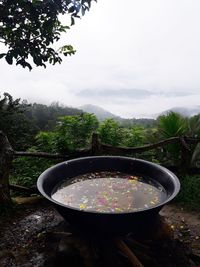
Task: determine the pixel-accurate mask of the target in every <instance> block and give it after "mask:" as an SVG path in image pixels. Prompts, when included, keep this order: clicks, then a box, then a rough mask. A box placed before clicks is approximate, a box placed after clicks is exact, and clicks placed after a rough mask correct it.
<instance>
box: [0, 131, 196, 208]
mask: <svg viewBox="0 0 200 267" xmlns="http://www.w3.org/2000/svg"><path fill="white" fill-rule="evenodd" d="M198 142H200V138H191V137H186V136H184V137H171V138H169V139H166V140H163V141H160V142H157V143H154V144H148V145H144V146H141V147H114V146H110V145H106V144H103V143H101V142H100V141H99V138H98V135H97V134H96V133H93V135H92V142H91V145H90V146H89V147H88V148H85V149H81V150H76V151H74V152H70V153H69V154H68V155H61V154H50V153H44V152H21V151H14V150H13V149H12V147H11V145H10V143H9V141H8V139H7V137H6V136H5V134H3V133H2V132H0V204H2V203H3V204H9V203H10V202H11V198H10V189H17V190H22V191H23V190H25V188H23V187H20V186H19V187H18V186H14V185H10V184H9V172H10V167H11V164H12V160H13V159H14V158H15V157H22V156H26V157H41V158H49V159H61V160H68V159H72V158H77V157H86V156H95V155H120V156H124V155H131V156H133V155H134V154H136V153H137V154H138V153H143V152H145V151H150V150H153V149H157V148H162V147H164V146H166V145H168V144H175V143H176V144H179V145H180V148H181V160H180V168H181V170H183V171H186V168H187V166H188V164H187V163H188V160H189V155H190V148H189V145H190V144H197V143H198ZM27 190H29V191H30V192H32V191H31V190H32V189H27Z"/></svg>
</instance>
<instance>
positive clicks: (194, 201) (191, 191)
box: [176, 175, 200, 211]
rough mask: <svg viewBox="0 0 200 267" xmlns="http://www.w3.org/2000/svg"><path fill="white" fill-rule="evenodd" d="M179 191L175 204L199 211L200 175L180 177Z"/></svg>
mask: <svg viewBox="0 0 200 267" xmlns="http://www.w3.org/2000/svg"><path fill="white" fill-rule="evenodd" d="M180 183H181V190H180V192H179V194H178V196H177V198H176V202H178V203H181V204H183V205H184V206H186V207H187V208H189V209H190V210H199V211H200V175H190V176H189V175H187V176H183V177H180Z"/></svg>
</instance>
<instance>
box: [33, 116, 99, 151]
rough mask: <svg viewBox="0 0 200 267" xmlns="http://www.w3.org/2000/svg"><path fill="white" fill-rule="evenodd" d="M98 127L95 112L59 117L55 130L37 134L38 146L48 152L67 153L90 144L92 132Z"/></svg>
mask: <svg viewBox="0 0 200 267" xmlns="http://www.w3.org/2000/svg"><path fill="white" fill-rule="evenodd" d="M97 128H98V120H97V118H96V117H95V115H93V114H88V113H84V114H81V115H75V116H64V117H61V118H60V119H59V122H58V125H57V127H56V129H55V131H53V132H40V133H39V134H38V135H37V147H38V148H39V149H40V150H43V151H46V152H59V153H63V154H67V152H68V151H74V150H76V149H80V148H85V147H86V146H87V145H89V143H90V137H91V134H92V132H94V131H95V130H96V129H97Z"/></svg>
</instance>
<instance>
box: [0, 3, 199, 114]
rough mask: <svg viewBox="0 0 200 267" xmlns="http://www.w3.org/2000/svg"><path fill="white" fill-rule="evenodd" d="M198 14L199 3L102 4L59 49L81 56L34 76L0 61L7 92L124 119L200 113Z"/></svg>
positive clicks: (37, 70) (2, 89)
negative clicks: (68, 47)
mask: <svg viewBox="0 0 200 267" xmlns="http://www.w3.org/2000/svg"><path fill="white" fill-rule="evenodd" d="M199 14H200V1H199V0H162V1H160V0H125V1H119V0H118V1H117V0H98V2H97V3H95V2H94V3H93V5H92V8H91V10H90V11H89V13H87V14H86V15H85V16H84V17H83V18H82V19H81V20H77V21H76V25H75V26H73V27H72V28H71V30H69V31H68V33H67V34H65V35H64V36H63V38H62V41H61V42H60V44H59V45H56V47H59V46H60V45H61V44H63V45H64V44H72V45H73V46H74V47H75V48H76V50H77V53H76V55H74V56H72V57H69V58H64V60H63V62H62V64H61V65H58V66H50V65H48V66H47V69H43V68H39V67H35V68H34V69H33V70H32V71H31V72H29V70H28V69H23V68H21V67H19V66H18V67H15V66H9V65H8V64H7V63H5V61H4V60H0V70H1V83H0V92H1V93H3V92H9V93H10V94H11V95H13V96H14V97H20V98H21V99H27V100H28V101H30V102H33V101H37V102H40V103H47V104H49V103H51V102H53V101H59V102H60V103H62V104H64V105H68V106H76V107H77V106H80V105H83V104H88V103H90V104H94V105H98V106H101V107H103V108H105V109H107V110H109V111H111V112H113V113H115V114H117V115H120V116H123V117H144V116H145V117H149V116H151V114H156V113H159V112H161V111H163V110H166V109H169V108H172V107H175V106H176V107H177V106H186V107H187V106H195V105H199V104H200V15H199ZM63 21H65V17H64V18H63ZM66 21H67V19H66Z"/></svg>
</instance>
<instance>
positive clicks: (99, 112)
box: [80, 104, 155, 127]
mask: <svg viewBox="0 0 200 267" xmlns="http://www.w3.org/2000/svg"><path fill="white" fill-rule="evenodd" d="M80 109H82V110H83V111H85V112H88V113H93V114H94V115H95V116H96V117H97V118H98V120H99V121H103V120H105V119H114V120H116V121H117V122H119V123H120V125H121V126H123V127H129V126H132V125H140V126H145V127H152V126H153V125H154V124H155V120H154V119H146V118H141V119H135V118H131V119H125V118H121V117H119V116H117V115H115V114H113V113H111V112H109V111H108V110H105V109H103V108H101V107H99V106H95V105H90V104H88V105H84V106H81V107H80Z"/></svg>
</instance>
